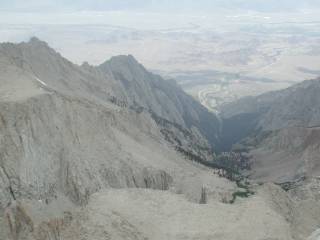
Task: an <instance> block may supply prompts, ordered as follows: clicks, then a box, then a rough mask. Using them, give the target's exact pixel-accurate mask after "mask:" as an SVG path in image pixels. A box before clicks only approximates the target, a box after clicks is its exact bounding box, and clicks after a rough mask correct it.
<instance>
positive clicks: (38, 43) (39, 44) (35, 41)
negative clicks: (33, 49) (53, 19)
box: [27, 36, 49, 48]
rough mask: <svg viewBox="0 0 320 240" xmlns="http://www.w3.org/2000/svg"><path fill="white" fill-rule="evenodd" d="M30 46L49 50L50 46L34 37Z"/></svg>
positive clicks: (30, 41)
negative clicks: (43, 47)
mask: <svg viewBox="0 0 320 240" xmlns="http://www.w3.org/2000/svg"><path fill="white" fill-rule="evenodd" d="M27 44H29V45H33V46H45V47H48V48H49V45H48V43H47V42H45V41H42V40H40V39H39V38H37V37H35V36H33V37H31V38H30V40H29V42H27Z"/></svg>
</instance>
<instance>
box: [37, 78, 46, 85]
mask: <svg viewBox="0 0 320 240" xmlns="http://www.w3.org/2000/svg"><path fill="white" fill-rule="evenodd" d="M35 79H36V80H37V81H38V82H39V83H40V84H41V85H43V86H47V84H46V83H45V82H43V81H41V80H40V79H39V78H37V77H35Z"/></svg>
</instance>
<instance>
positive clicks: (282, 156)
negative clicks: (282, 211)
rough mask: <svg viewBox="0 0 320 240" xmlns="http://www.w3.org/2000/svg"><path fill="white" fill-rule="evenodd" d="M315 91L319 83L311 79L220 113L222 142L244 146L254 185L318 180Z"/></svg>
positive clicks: (319, 114)
mask: <svg viewBox="0 0 320 240" xmlns="http://www.w3.org/2000/svg"><path fill="white" fill-rule="evenodd" d="M319 92H320V80H319V79H318V80H310V81H305V82H303V83H300V84H297V85H295V86H293V87H290V88H288V89H285V90H282V91H276V92H271V93H267V94H263V95H261V96H258V97H255V98H252V97H250V98H244V99H241V100H239V101H238V102H235V103H231V104H227V105H225V106H223V107H222V109H221V110H222V117H223V129H224V130H223V131H222V135H221V139H222V140H223V139H226V141H227V143H228V145H229V146H230V147H231V146H232V144H236V143H239V142H241V141H242V145H244V146H247V148H248V147H249V149H250V150H251V154H252V160H253V168H254V171H253V173H252V177H254V178H256V179H258V180H262V181H280V182H285V181H290V180H294V179H299V178H302V177H312V176H318V175H319V173H320V169H319V167H318V165H319V164H318V162H319V157H318V155H319V152H318V149H319V148H318V146H319V144H320V141H319V138H318V137H317V136H318V132H319V126H320V107H319V106H320V95H319ZM230 129H233V130H234V131H233V133H236V134H232V131H231V132H230ZM238 146H239V144H238Z"/></svg>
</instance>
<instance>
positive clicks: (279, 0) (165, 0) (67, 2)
mask: <svg viewBox="0 0 320 240" xmlns="http://www.w3.org/2000/svg"><path fill="white" fill-rule="evenodd" d="M314 7H320V1H319V0H1V1H0V8H2V9H3V10H6V11H33V12H37V11H53V10H59V11H64V10H66V11H70V10H74V11H79V10H88V11H91V10H99V11H105V10H153V11H166V10H168V11H172V10H180V11H184V10H196V11H201V10H202V11H213V10H214V9H217V8H227V9H245V10H256V11H285V10H299V9H303V8H314Z"/></svg>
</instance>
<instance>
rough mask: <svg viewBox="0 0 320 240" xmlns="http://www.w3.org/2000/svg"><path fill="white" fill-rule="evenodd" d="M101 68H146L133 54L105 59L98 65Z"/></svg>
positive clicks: (115, 69) (117, 69) (118, 69)
mask: <svg viewBox="0 0 320 240" xmlns="http://www.w3.org/2000/svg"><path fill="white" fill-rule="evenodd" d="M98 67H99V68H100V69H106V68H111V69H112V70H114V71H120V72H122V71H121V70H129V71H132V70H134V69H135V70H143V71H146V69H145V68H144V67H143V66H142V65H141V64H140V63H139V62H138V61H137V60H136V59H135V58H134V57H133V56H132V55H130V54H129V55H118V56H114V57H111V58H110V59H109V60H107V61H105V62H104V63H102V64H101V65H99V66H98Z"/></svg>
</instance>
